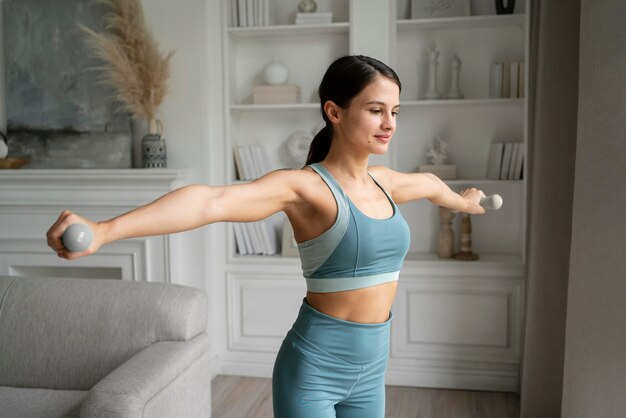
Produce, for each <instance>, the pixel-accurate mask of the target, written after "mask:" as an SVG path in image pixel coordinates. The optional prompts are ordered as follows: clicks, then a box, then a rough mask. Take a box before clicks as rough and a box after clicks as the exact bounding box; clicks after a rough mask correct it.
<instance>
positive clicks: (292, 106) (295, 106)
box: [230, 98, 526, 112]
mask: <svg viewBox="0 0 626 418" xmlns="http://www.w3.org/2000/svg"><path fill="white" fill-rule="evenodd" d="M525 102H526V100H525V99H524V98H520V99H462V100H408V101H402V102H400V106H401V107H414V106H468V107H471V106H520V105H523V104H524V103H525ZM319 108H320V104H319V103H288V104H239V105H232V106H230V110H231V111H232V112H258V111H276V110H311V109H313V110H318V109H319Z"/></svg>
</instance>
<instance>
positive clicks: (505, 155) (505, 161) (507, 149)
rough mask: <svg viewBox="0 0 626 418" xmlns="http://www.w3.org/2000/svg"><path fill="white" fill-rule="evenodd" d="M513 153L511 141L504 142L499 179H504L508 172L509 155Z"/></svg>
mask: <svg viewBox="0 0 626 418" xmlns="http://www.w3.org/2000/svg"><path fill="white" fill-rule="evenodd" d="M512 154H513V143H512V142H506V143H505V144H504V152H503V154H502V165H501V166H500V176H499V178H500V180H506V179H507V176H508V174H509V166H510V165H511V155H512Z"/></svg>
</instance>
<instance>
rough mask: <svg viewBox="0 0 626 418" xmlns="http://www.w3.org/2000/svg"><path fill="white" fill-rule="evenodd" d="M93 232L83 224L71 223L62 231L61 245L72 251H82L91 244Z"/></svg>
mask: <svg viewBox="0 0 626 418" xmlns="http://www.w3.org/2000/svg"><path fill="white" fill-rule="evenodd" d="M91 241H93V232H92V231H91V228H89V227H88V226H87V225H85V224H72V225H70V226H69V227H68V228H67V229H66V230H65V232H64V233H63V245H65V248H67V249H68V250H70V251H71V252H73V253H78V252H83V251H85V250H86V249H87V248H89V246H90V245H91Z"/></svg>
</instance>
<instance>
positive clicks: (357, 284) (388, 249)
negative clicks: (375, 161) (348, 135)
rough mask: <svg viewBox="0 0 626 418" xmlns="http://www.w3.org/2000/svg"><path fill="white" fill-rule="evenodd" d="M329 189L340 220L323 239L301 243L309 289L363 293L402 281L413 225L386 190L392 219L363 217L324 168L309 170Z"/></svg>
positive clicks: (299, 245) (302, 260)
mask: <svg viewBox="0 0 626 418" xmlns="http://www.w3.org/2000/svg"><path fill="white" fill-rule="evenodd" d="M309 167H311V168H312V169H313V170H315V172H316V173H317V174H319V175H320V177H321V178H322V180H324V182H325V183H326V184H327V185H328V188H329V189H330V191H331V192H332V194H333V196H334V198H335V201H336V202H337V219H336V220H335V223H334V224H333V225H332V226H331V227H330V228H329V229H328V230H326V231H325V232H324V233H322V234H321V235H319V236H317V237H315V238H313V239H310V240H308V241H304V242H301V243H299V244H298V250H299V252H300V260H301V262H302V272H303V275H304V277H305V279H306V284H307V289H308V290H309V291H311V292H316V293H328V292H340V291H344V290H353V289H361V288H364V287H369V286H375V285H378V284H381V283H387V282H391V281H395V280H398V276H399V273H400V268H401V267H402V262H403V261H404V257H405V256H406V253H407V251H408V249H409V243H410V240H411V237H410V230H409V226H408V225H407V223H406V221H405V220H404V218H403V217H402V214H401V213H400V211H399V210H398V207H397V206H396V204H395V203H394V201H393V200H392V199H391V197H390V196H389V195H388V194H387V192H386V191H385V189H383V188H382V187H381V185H380V184H379V183H378V182H377V181H376V179H375V178H374V177H372V175H371V174H370V177H371V178H372V180H374V182H375V183H376V185H377V186H378V187H380V189H381V190H382V191H383V192H384V193H385V195H386V196H387V199H388V200H389V203H391V206H392V207H393V215H392V216H391V217H389V218H386V219H374V218H370V217H369V216H367V215H365V214H363V213H362V212H361V211H360V210H359V209H358V208H357V207H356V206H355V205H354V204H353V203H352V201H351V200H350V198H349V197H348V196H347V195H346V193H345V192H344V191H343V189H342V188H341V186H339V183H337V181H336V180H335V179H334V178H333V176H332V175H331V174H330V172H329V171H328V170H326V168H325V167H324V166H323V165H322V164H320V163H315V164H311V165H309Z"/></svg>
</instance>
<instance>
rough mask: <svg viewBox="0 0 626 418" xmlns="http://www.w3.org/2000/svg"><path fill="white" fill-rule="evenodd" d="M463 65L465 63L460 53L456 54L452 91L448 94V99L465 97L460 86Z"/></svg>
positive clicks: (453, 62) (451, 84)
mask: <svg viewBox="0 0 626 418" xmlns="http://www.w3.org/2000/svg"><path fill="white" fill-rule="evenodd" d="M461 65H463V62H461V59H460V58H459V56H458V55H456V54H454V58H452V82H451V83H450V91H449V92H448V95H447V96H446V98H447V99H463V98H464V97H465V96H464V95H463V92H462V91H461V88H460V87H459V75H460V73H461Z"/></svg>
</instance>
